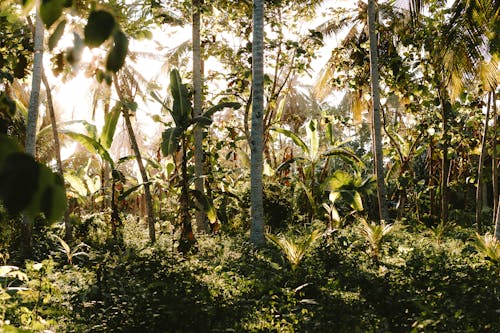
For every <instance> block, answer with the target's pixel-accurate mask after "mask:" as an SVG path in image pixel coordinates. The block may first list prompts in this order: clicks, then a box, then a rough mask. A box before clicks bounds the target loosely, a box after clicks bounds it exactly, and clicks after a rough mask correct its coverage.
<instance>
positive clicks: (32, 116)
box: [21, 9, 44, 258]
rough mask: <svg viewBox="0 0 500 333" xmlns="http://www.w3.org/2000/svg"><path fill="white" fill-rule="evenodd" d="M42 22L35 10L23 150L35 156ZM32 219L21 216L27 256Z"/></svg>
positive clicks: (29, 254)
mask: <svg viewBox="0 0 500 333" xmlns="http://www.w3.org/2000/svg"><path fill="white" fill-rule="evenodd" d="M43 35H44V28H43V22H42V19H41V17H40V12H39V9H37V12H36V21H35V31H34V41H35V43H34V44H35V45H34V57H33V73H32V82H31V94H30V102H29V107H28V122H27V124H26V142H25V151H26V153H27V154H29V155H31V156H33V157H35V154H36V128H37V122H38V109H39V106H40V84H41V81H42V71H43ZM32 233H33V231H32V221H31V220H30V219H29V218H28V217H27V216H24V217H23V222H22V230H21V238H22V252H23V255H24V256H25V257H26V258H28V257H31V252H32V245H33V244H32V242H33V235H32Z"/></svg>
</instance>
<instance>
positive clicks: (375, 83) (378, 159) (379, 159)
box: [368, 0, 389, 222]
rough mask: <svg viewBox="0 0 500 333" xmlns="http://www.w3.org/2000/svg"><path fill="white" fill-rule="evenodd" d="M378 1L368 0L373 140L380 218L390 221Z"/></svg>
mask: <svg viewBox="0 0 500 333" xmlns="http://www.w3.org/2000/svg"><path fill="white" fill-rule="evenodd" d="M376 5H377V4H376V1H375V0H369V1H368V33H369V37H370V79H371V80H370V81H371V91H372V126H373V132H372V141H373V145H372V147H373V158H374V165H375V176H376V179H377V199H378V210H379V217H380V220H384V221H386V222H387V221H389V211H388V209H387V198H386V197H387V194H386V189H385V183H384V156H383V152H382V125H381V119H380V118H381V117H380V92H379V72H378V46H377V34H376V22H377V14H376V12H375V11H376V8H375V7H376Z"/></svg>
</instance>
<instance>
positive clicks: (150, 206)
mask: <svg viewBox="0 0 500 333" xmlns="http://www.w3.org/2000/svg"><path fill="white" fill-rule="evenodd" d="M113 82H114V83H115V88H116V93H117V94H118V98H119V99H120V101H122V102H124V101H125V99H124V96H123V94H122V90H121V87H120V83H119V82H118V76H117V75H116V74H114V75H113ZM128 112H129V110H128V108H126V107H125V105H123V106H122V114H123V118H124V119H125V126H126V127H127V132H128V136H129V139H130V144H131V145H132V149H133V150H134V155H135V159H136V161H137V165H138V166H139V171H140V173H141V178H142V182H143V184H144V196H145V197H146V209H147V211H148V227H149V240H150V241H151V243H154V242H155V241H156V233H155V217H154V210H153V198H152V196H151V191H150V188H149V180H148V174H147V173H146V168H145V167H144V163H142V156H141V151H140V150H139V145H138V144H137V140H136V138H135V133H134V128H133V127H132V123H131V122H130V115H129V113H128Z"/></svg>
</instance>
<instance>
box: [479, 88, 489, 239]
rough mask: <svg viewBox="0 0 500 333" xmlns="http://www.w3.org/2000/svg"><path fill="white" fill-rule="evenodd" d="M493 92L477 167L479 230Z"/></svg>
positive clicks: (485, 120)
mask: <svg viewBox="0 0 500 333" xmlns="http://www.w3.org/2000/svg"><path fill="white" fill-rule="evenodd" d="M490 106H491V94H490V93H488V104H487V108H486V116H485V119H484V130H483V137H482V139H481V154H480V155H479V163H478V167H477V188H476V227H477V230H478V231H479V230H480V228H481V211H482V209H483V176H484V175H483V173H484V172H483V164H484V157H485V156H484V155H485V154H486V139H487V137H488V121H489V118H490Z"/></svg>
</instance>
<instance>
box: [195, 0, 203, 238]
mask: <svg viewBox="0 0 500 333" xmlns="http://www.w3.org/2000/svg"><path fill="white" fill-rule="evenodd" d="M192 3H193V40H192V43H193V116H195V117H198V116H200V115H201V111H202V103H203V73H202V59H201V40H200V30H201V10H202V8H201V5H202V3H203V1H200V0H193V2H192ZM194 170H195V177H196V180H195V186H196V190H197V191H198V192H200V193H204V186H203V178H202V176H203V174H204V172H203V133H202V130H201V128H200V127H196V128H195V129H194ZM196 227H197V228H196V229H197V231H198V232H205V231H207V224H206V223H205V214H204V213H203V210H201V209H200V210H198V211H197V213H196Z"/></svg>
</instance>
